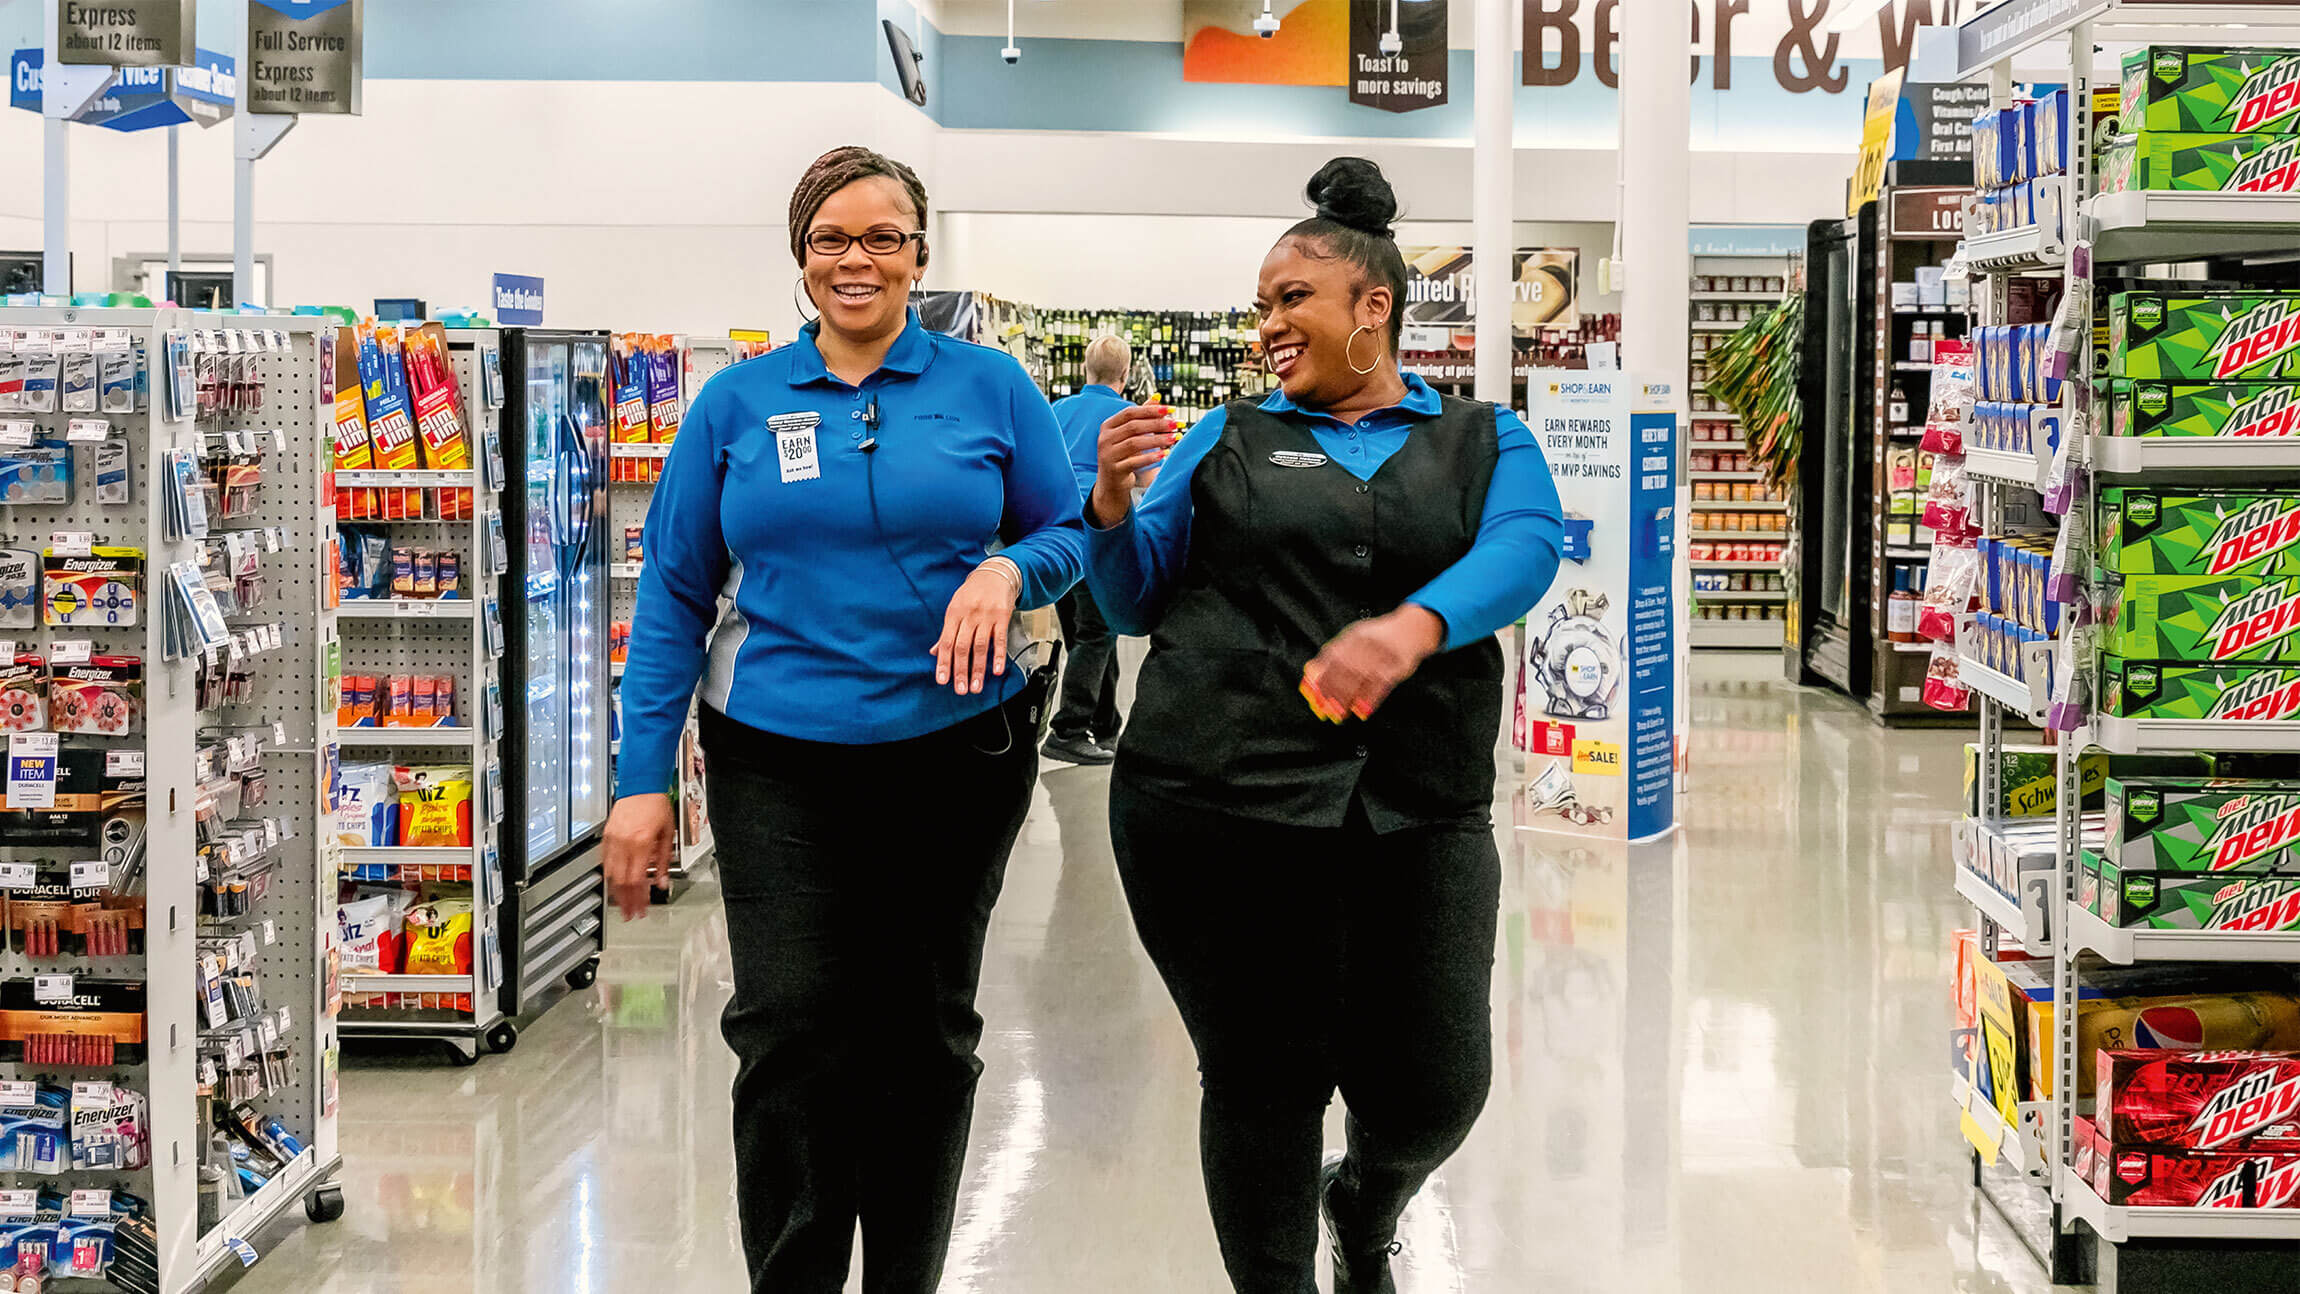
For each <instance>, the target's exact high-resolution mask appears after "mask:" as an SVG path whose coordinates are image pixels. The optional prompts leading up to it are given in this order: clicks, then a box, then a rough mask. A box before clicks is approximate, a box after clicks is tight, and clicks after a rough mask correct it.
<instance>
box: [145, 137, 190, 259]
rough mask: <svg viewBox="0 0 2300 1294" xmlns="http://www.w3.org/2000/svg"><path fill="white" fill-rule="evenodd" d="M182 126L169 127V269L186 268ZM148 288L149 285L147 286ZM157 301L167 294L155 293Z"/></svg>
mask: <svg viewBox="0 0 2300 1294" xmlns="http://www.w3.org/2000/svg"><path fill="white" fill-rule="evenodd" d="M182 130H183V127H182V126H170V127H168V268H169V269H170V270H180V269H182V268H184V208H183V183H182V161H183V159H182V157H181V153H182V149H181V147H180V143H181V141H180V140H179V138H178V135H179V133H180V132H181V131H182ZM145 286H146V287H147V288H148V287H149V286H150V285H149V284H146V285H145ZM150 295H151V296H152V297H153V298H154V299H155V300H156V299H159V298H161V297H164V296H166V295H167V293H166V292H164V291H163V292H153V293H150Z"/></svg>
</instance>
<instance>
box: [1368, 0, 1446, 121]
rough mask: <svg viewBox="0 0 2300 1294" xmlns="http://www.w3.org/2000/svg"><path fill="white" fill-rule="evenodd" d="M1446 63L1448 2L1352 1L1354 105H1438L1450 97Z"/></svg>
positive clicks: (1389, 108) (1395, 108) (1403, 108)
mask: <svg viewBox="0 0 2300 1294" xmlns="http://www.w3.org/2000/svg"><path fill="white" fill-rule="evenodd" d="M1392 15H1395V16H1396V19H1397V27H1396V28H1395V30H1394V32H1393V30H1392V28H1391V26H1390V20H1391V17H1392ZM1393 35H1394V37H1395V39H1394V40H1393V39H1392V37H1393ZM1447 63H1448V59H1447V53H1446V0H1350V102H1351V103H1357V104H1363V105H1365V106H1366V107H1369V108H1380V109H1382V110H1383V111H1385V112H1412V111H1413V110H1414V109H1416V108H1433V107H1436V106H1437V105H1439V104H1442V103H1444V102H1445V101H1446V71H1447Z"/></svg>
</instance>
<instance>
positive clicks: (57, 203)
mask: <svg viewBox="0 0 2300 1294" xmlns="http://www.w3.org/2000/svg"><path fill="white" fill-rule="evenodd" d="M45 8H46V9H47V11H48V51H47V56H46V58H44V59H43V60H42V62H41V66H40V81H41V84H42V86H43V87H45V88H44V89H43V90H42V91H41V96H40V105H41V107H40V111H41V115H42V117H43V118H44V119H43V120H42V121H41V123H40V198H41V200H40V221H41V231H40V242H41V248H40V251H41V282H40V290H41V291H42V292H52V293H69V292H70V291H71V290H72V144H71V139H70V137H69V136H68V135H66V134H65V132H66V131H68V130H70V129H71V125H70V123H69V122H68V121H67V120H66V119H65V110H64V107H63V104H64V100H65V98H66V97H67V96H66V93H65V91H64V88H63V85H62V81H63V76H62V73H63V66H64V61H63V59H62V58H60V57H58V53H59V50H60V47H61V44H62V39H61V36H60V35H59V33H60V31H61V28H60V27H59V26H58V24H59V22H60V21H61V19H62V12H61V11H62V6H61V5H53V4H51V5H47V6H45Z"/></svg>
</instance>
